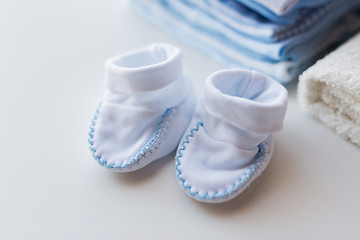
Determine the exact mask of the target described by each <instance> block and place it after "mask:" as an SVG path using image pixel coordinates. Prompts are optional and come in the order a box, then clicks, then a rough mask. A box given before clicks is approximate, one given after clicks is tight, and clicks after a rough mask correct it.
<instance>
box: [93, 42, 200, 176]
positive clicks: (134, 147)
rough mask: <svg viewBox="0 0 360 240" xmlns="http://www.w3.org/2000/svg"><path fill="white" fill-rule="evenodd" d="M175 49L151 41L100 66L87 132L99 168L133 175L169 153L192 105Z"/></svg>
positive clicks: (179, 54) (192, 99) (179, 56)
mask: <svg viewBox="0 0 360 240" xmlns="http://www.w3.org/2000/svg"><path fill="white" fill-rule="evenodd" d="M181 59H182V58H181V51H180V49H179V48H177V47H175V46H172V45H169V44H164V43H156V44H152V45H150V46H147V47H144V48H141V49H138V50H135V51H132V52H129V53H125V54H122V55H120V56H117V57H115V58H112V59H110V60H108V61H107V62H106V64H105V71H106V79H105V86H106V91H105V95H104V100H103V101H102V103H101V105H100V106H99V108H98V109H97V111H96V113H95V115H94V118H93V121H92V124H91V126H90V132H89V136H90V137H89V143H90V149H91V151H92V152H93V156H94V158H95V159H96V160H97V161H98V163H99V164H101V165H103V166H105V167H107V168H110V169H115V170H119V171H124V172H128V171H134V170H137V169H139V168H141V167H143V166H145V165H147V164H149V163H150V162H152V161H154V160H157V159H159V158H161V157H163V156H165V155H167V154H168V153H170V152H171V151H173V150H174V149H175V148H176V146H177V144H178V143H179V140H180V138H181V136H182V134H183V132H184V130H185V129H186V127H187V125H188V123H189V121H190V119H191V115H192V112H193V109H194V106H195V93H194V90H193V88H192V85H191V81H190V79H189V78H187V77H185V76H184V75H183V74H182V63H181Z"/></svg>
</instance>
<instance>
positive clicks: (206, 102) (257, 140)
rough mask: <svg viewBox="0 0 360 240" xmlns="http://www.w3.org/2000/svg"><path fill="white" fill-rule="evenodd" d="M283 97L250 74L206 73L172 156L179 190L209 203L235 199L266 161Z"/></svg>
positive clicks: (279, 87)
mask: <svg viewBox="0 0 360 240" xmlns="http://www.w3.org/2000/svg"><path fill="white" fill-rule="evenodd" d="M287 96H288V94H287V90H286V89H285V88H284V87H283V86H282V85H281V84H279V83H278V82H276V81H275V80H273V79H271V78H270V77H267V76H265V75H263V74H260V73H258V72H255V71H249V70H242V69H234V70H223V71H219V72H216V73H214V74H212V75H210V76H209V77H208V79H207V81H206V83H205V94H204V96H203V97H202V99H201V101H200V103H199V104H198V105H197V107H196V110H195V113H194V115H193V117H192V120H191V123H190V125H189V127H188V129H187V130H186V131H185V133H184V136H183V138H182V140H181V142H180V144H179V147H178V151H177V155H176V158H175V159H176V167H175V168H176V176H177V180H178V182H179V184H180V186H181V187H182V189H183V190H184V191H185V192H186V193H187V194H188V195H189V196H190V197H193V198H195V199H196V200H199V201H204V202H213V203H217V202H224V201H227V200H230V199H232V198H234V197H236V196H237V195H239V194H240V193H241V192H242V191H243V190H244V189H245V188H246V187H247V186H248V185H249V184H250V183H251V182H252V181H253V180H254V179H255V178H256V177H257V176H258V175H259V174H260V173H261V172H262V171H263V170H264V169H265V167H266V166H267V164H268V163H269V160H270V158H271V155H272V152H273V146H274V140H273V137H272V133H273V132H276V131H279V130H281V129H282V123H283V119H284V116H285V112H286V106H287Z"/></svg>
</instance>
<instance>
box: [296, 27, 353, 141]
mask: <svg viewBox="0 0 360 240" xmlns="http://www.w3.org/2000/svg"><path fill="white" fill-rule="evenodd" d="M298 101H299V104H300V106H301V108H302V109H304V110H305V111H306V112H308V113H310V114H311V115H312V116H314V117H315V118H317V119H319V120H320V121H321V122H323V123H324V124H325V125H326V126H327V127H329V128H330V129H332V130H334V131H335V132H336V133H337V134H339V135H340V136H342V137H343V138H345V139H347V140H349V141H351V142H352V143H354V144H356V145H358V146H360V33H358V34H357V35H356V36H355V37H353V38H352V39H350V40H349V41H348V42H346V43H345V44H343V45H342V46H340V47H339V48H338V49H336V50H335V51H334V52H332V53H330V54H329V55H328V56H326V57H324V58H323V59H321V60H319V61H318V62H317V63H316V64H315V65H313V66H312V67H310V68H309V69H307V70H306V71H305V72H304V73H303V74H302V75H301V76H300V78H299V85H298Z"/></svg>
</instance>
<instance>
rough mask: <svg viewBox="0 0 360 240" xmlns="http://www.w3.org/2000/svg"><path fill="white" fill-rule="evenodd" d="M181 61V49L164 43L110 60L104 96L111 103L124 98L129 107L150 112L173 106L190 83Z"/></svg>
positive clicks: (180, 98) (184, 93)
mask: <svg viewBox="0 0 360 240" xmlns="http://www.w3.org/2000/svg"><path fill="white" fill-rule="evenodd" d="M181 61H182V54H181V50H180V49H179V48H177V47H175V46H172V45H169V44H165V43H154V44H152V45H149V46H147V47H144V48H141V49H138V50H135V51H132V52H129V53H126V54H123V55H120V56H117V57H114V58H112V59H109V60H108V61H106V63H105V72H106V77H105V86H106V89H107V90H108V92H107V93H106V96H105V97H106V98H107V99H108V100H109V101H111V102H113V101H117V100H118V99H121V100H120V101H122V99H124V98H126V101H127V103H128V104H132V105H142V106H143V107H147V108H151V109H167V108H170V107H173V106H176V105H178V104H179V103H180V102H181V101H182V100H184V98H185V97H186V96H187V95H188V93H189V90H190V88H191V81H190V80H189V78H187V77H184V76H183V74H182V62H181ZM109 92H110V93H109ZM174 93H176V94H174Z"/></svg>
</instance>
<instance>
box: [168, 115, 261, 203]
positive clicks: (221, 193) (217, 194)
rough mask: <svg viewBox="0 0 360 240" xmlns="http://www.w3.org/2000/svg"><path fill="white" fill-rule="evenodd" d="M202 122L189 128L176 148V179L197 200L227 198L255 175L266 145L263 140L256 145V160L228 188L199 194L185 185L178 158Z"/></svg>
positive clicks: (201, 125)
mask: <svg viewBox="0 0 360 240" xmlns="http://www.w3.org/2000/svg"><path fill="white" fill-rule="evenodd" d="M203 126H204V124H203V122H202V121H199V122H197V124H196V127H194V128H192V129H191V130H190V133H189V134H188V135H186V136H185V140H184V141H183V142H182V143H181V147H180V148H179V149H178V153H177V156H176V157H175V163H176V164H175V170H176V178H177V179H178V181H179V183H180V185H181V187H182V188H183V189H184V190H185V191H186V192H187V194H189V195H190V196H192V197H194V198H197V199H198V200H216V199H221V198H227V197H229V196H230V195H231V194H234V193H235V192H236V191H238V190H239V189H240V188H241V187H243V186H245V185H246V183H248V181H249V180H251V179H252V178H254V177H255V174H256V173H257V170H258V169H259V167H261V166H262V165H263V163H264V162H266V160H267V157H266V154H268V145H267V144H266V143H265V142H262V143H260V144H259V145H258V147H259V152H258V153H257V160H256V161H255V162H254V163H253V164H252V166H251V167H250V168H249V172H247V173H245V174H244V175H243V176H242V177H241V178H240V179H238V180H237V181H236V182H235V183H234V184H233V185H232V186H231V187H230V188H226V189H221V190H218V191H216V192H214V193H209V192H205V194H200V192H199V191H193V190H192V186H187V185H185V181H186V180H185V179H184V178H182V177H181V174H182V171H181V170H180V169H179V167H180V165H181V162H180V158H181V157H183V154H182V152H183V151H184V150H186V144H189V143H190V138H193V137H194V133H195V132H198V131H199V129H200V127H203Z"/></svg>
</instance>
